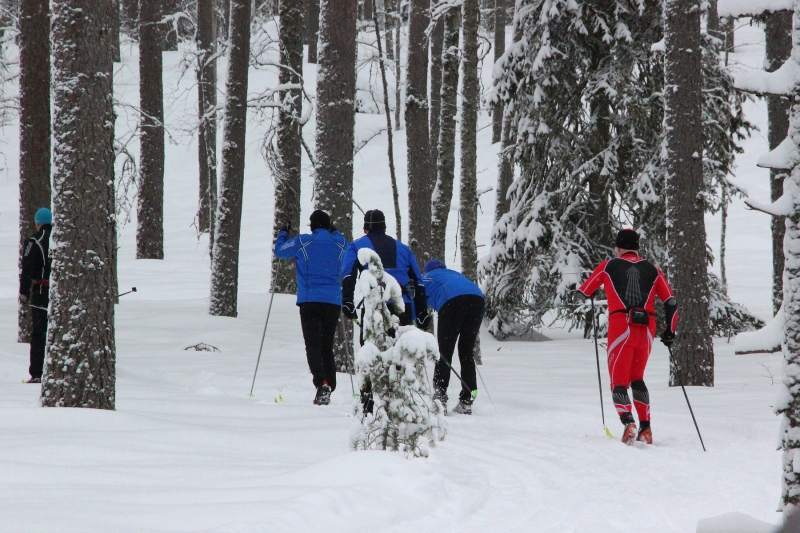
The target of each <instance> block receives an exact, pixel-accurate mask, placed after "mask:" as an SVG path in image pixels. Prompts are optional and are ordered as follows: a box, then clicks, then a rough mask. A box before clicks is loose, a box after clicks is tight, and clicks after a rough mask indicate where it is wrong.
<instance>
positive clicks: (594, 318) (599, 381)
mask: <svg viewBox="0 0 800 533" xmlns="http://www.w3.org/2000/svg"><path fill="white" fill-rule="evenodd" d="M591 300H592V329H593V330H594V355H595V358H596V359H597V386H598V388H599V390H600V416H602V417H603V428H604V429H605V430H606V435H608V436H609V437H611V438H612V439H613V438H614V435H612V434H611V431H609V429H608V426H607V425H606V411H605V408H604V407H603V381H602V379H601V378H600V348H598V347H597V312H596V311H595V308H594V296H592V297H591Z"/></svg>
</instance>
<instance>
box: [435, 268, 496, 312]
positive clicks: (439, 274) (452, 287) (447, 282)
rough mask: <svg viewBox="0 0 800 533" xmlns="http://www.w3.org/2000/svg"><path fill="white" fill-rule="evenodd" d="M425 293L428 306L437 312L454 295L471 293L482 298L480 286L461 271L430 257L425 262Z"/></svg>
mask: <svg viewBox="0 0 800 533" xmlns="http://www.w3.org/2000/svg"><path fill="white" fill-rule="evenodd" d="M422 281H423V282H424V283H425V294H426V296H427V297H428V306H430V307H432V308H433V309H434V310H435V311H436V312H437V313H438V312H439V310H440V309H441V308H442V306H443V305H444V304H445V303H447V301H448V300H452V299H453V298H455V297H456V296H464V295H467V294H472V295H475V296H480V297H481V298H483V292H481V288H480V287H478V286H477V285H476V284H475V283H473V282H472V281H470V280H469V278H467V277H466V276H465V275H464V274H462V273H461V272H456V271H455V270H450V269H449V268H447V267H446V266H445V264H444V263H442V262H441V261H439V260H438V259H431V260H430V261H428V262H427V263H426V264H425V276H424V277H423V278H422Z"/></svg>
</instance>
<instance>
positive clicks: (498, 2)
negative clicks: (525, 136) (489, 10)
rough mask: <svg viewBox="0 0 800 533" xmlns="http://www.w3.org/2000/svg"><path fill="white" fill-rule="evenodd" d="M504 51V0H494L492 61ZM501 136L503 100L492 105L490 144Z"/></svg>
mask: <svg viewBox="0 0 800 533" xmlns="http://www.w3.org/2000/svg"><path fill="white" fill-rule="evenodd" d="M505 51H506V0H494V62H495V63H497V61H498V60H499V59H500V57H502V55H503V54H504V53H505ZM502 137H503V102H497V103H496V104H495V105H494V106H492V144H494V143H498V142H501V140H502Z"/></svg>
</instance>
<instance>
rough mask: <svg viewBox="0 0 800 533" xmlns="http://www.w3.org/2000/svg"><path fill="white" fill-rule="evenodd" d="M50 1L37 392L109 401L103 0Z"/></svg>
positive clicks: (109, 116) (48, 398)
mask: <svg viewBox="0 0 800 533" xmlns="http://www.w3.org/2000/svg"><path fill="white" fill-rule="evenodd" d="M52 9H53V19H52V20H53V28H52V41H51V42H52V46H53V140H54V143H53V165H54V168H53V176H54V181H53V192H54V194H53V212H54V219H55V221H56V223H55V224H54V226H53V235H52V239H53V242H56V243H58V245H57V246H53V247H52V248H51V249H50V257H51V259H52V261H53V271H52V275H51V284H52V285H51V286H52V288H51V290H50V293H51V300H50V316H49V324H48V342H47V345H48V353H47V360H46V363H45V369H44V377H43V379H42V396H41V401H42V405H44V406H50V407H55V406H59V407H90V408H97V409H114V399H115V381H116V376H115V359H116V355H115V353H116V348H115V341H114V299H115V293H114V291H113V290H112V287H109V281H110V280H111V275H110V273H109V270H110V268H111V259H112V257H111V255H112V254H111V245H112V243H110V242H109V231H108V227H109V224H110V223H112V222H113V220H114V213H113V212H109V206H110V205H111V202H110V201H109V198H108V194H109V191H110V190H113V189H112V188H110V187H109V185H108V184H109V182H112V183H113V180H114V108H113V101H112V73H113V61H112V58H111V35H112V32H111V24H112V21H111V19H112V14H111V9H112V2H111V0H100V1H98V0H53V1H52ZM86 102H91V104H92V105H85V104H86ZM86 154H91V157H86ZM71 191H80V192H81V194H70V192H71ZM87 265H91V268H88V267H87ZM76 272H79V273H80V275H75V273H76Z"/></svg>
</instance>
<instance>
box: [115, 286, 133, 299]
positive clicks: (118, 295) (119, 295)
mask: <svg viewBox="0 0 800 533" xmlns="http://www.w3.org/2000/svg"><path fill="white" fill-rule="evenodd" d="M132 292H136V287H131V290H129V291H128V292H123V293H122V294H117V298H119V297H121V296H125V295H126V294H130V293H132Z"/></svg>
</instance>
